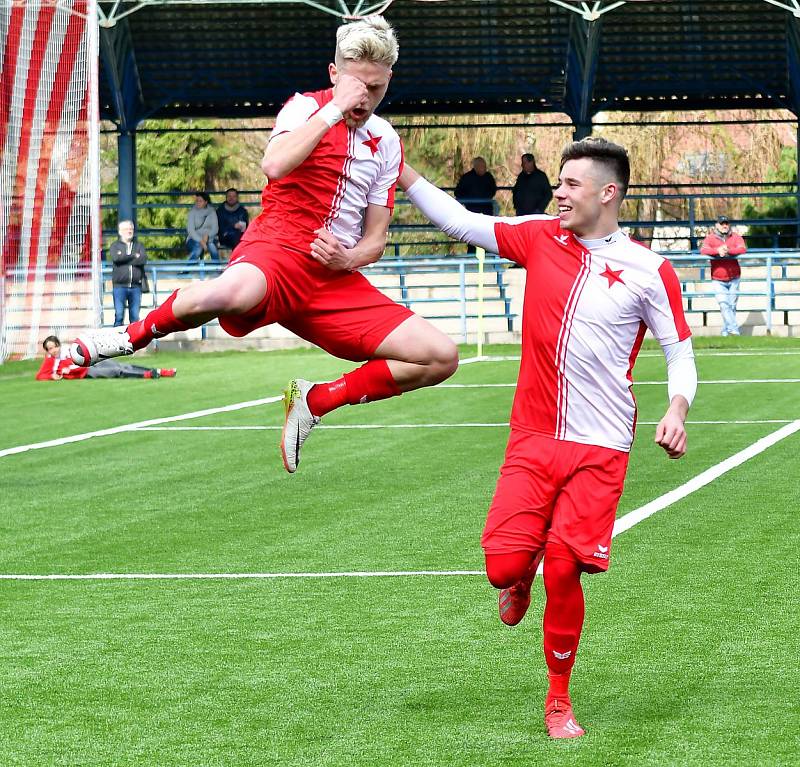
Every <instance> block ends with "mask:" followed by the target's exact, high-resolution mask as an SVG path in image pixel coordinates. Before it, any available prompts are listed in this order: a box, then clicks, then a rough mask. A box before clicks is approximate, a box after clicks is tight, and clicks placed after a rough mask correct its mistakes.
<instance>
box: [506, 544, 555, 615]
mask: <svg viewBox="0 0 800 767" xmlns="http://www.w3.org/2000/svg"><path fill="white" fill-rule="evenodd" d="M543 556H544V549H542V550H541V551H540V552H539V553H538V554H537V555H536V556H535V557H534V558H533V562H531V565H530V567H529V568H528V572H527V573H525V576H524V577H523V578H522V579H520V580H519V581H517V582H516V583H515V584H514V585H513V586H510V587H509V588H507V589H503V590H502V591H501V592H500V595H499V596H498V598H497V606H498V608H499V610H500V620H501V621H503V623H505V624H506V626H516V625H517V624H518V623H519V622H520V621H521V620H522V619H523V618H524V617H525V613H526V612H528V608H529V607H530V605H531V584H532V583H533V579H534V577H535V575H536V570H537V569H538V567H539V563H540V562H541V561H542V557H543Z"/></svg>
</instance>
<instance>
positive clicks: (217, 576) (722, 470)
mask: <svg viewBox="0 0 800 767" xmlns="http://www.w3.org/2000/svg"><path fill="white" fill-rule="evenodd" d="M798 431H800V420H797V421H792V422H791V423H789V424H787V425H786V426H783V427H782V428H780V429H778V430H777V431H775V432H773V433H772V434H770V435H768V436H766V437H763V438H762V439H759V440H758V441H757V442H754V443H753V444H752V445H749V446H748V447H746V448H745V449H744V450H740V451H739V452H738V453H735V454H734V455H732V456H730V458H726V459H725V460H724V461H721V462H720V463H718V464H716V465H715V466H712V467H711V468H710V469H706V470H705V471H703V472H701V473H700V474H698V475H697V476H696V477H693V478H692V479H690V480H689V481H688V482H685V483H684V484H683V485H681V486H680V487H676V488H675V489H674V490H670V491H669V492H668V493H665V494H664V495H662V496H660V497H659V498H656V499H655V500H653V501H650V503H646V504H645V505H644V506H640V507H639V508H638V509H634V510H633V511H631V512H629V513H627V514H625V516H623V517H620V518H619V519H618V520H617V521H616V522H615V523H614V531H613V533H612V537H616V536H617V535H619V534H620V533H624V532H625V531H626V530H630V528H632V527H633V526H634V525H637V524H638V523H639V522H641V521H643V520H645V519H647V518H648V517H651V516H652V515H653V514H655V513H656V512H659V511H661V510H663V509H666V508H667V507H669V506H671V505H672V504H673V503H677V502H678V501H680V500H683V499H684V498H686V497H687V496H689V495H691V494H692V493H694V492H696V491H697V490H700V489H701V488H703V487H705V486H706V485H709V484H711V483H712V482H713V481H714V480H716V479H718V478H719V477H721V476H723V475H724V474H727V473H728V472H729V471H732V470H733V469H735V468H736V467H738V466H741V465H742V464H743V463H745V462H746V461H749V460H750V459H751V458H754V457H755V456H757V455H759V454H760V453H763V452H764V451H765V450H767V449H768V448H770V447H772V446H773V445H775V444H777V443H778V442H780V441H781V440H783V439H786V438H787V437H790V436H791V435H792V434H795V433H796V432H798ZM539 569H540V570H541V565H540V566H539ZM426 575H427V576H440V575H448V576H457V575H483V571H482V570H397V571H376V572H363V571H356V572H332V573H87V574H83V575H80V574H75V575H71V574H61V573H55V574H46V575H32V574H0V580H5V581H95V580H104V581H107V580H242V579H275V578H381V577H403V576H407V577H409V576H426Z"/></svg>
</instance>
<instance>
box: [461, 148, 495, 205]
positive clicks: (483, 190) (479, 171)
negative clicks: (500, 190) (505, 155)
mask: <svg viewBox="0 0 800 767" xmlns="http://www.w3.org/2000/svg"><path fill="white" fill-rule="evenodd" d="M495 194H497V184H496V183H495V181H494V176H493V175H492V174H491V173H489V171H488V170H487V168H486V160H484V159H483V157H476V158H475V159H474V160H473V161H472V170H469V171H467V172H466V173H465V174H464V175H463V176H461V178H460V179H459V180H458V184H457V185H456V199H457V200H458V201H459V202H461V203H462V204H463V205H464V207H465V208H466V209H467V210H471V211H472V212H473V213H485V214H486V215H487V216H493V215H494V204H493V203H492V200H493V199H494V196H495ZM468 200H471V202H467V201H468ZM475 200H480V201H481V202H475Z"/></svg>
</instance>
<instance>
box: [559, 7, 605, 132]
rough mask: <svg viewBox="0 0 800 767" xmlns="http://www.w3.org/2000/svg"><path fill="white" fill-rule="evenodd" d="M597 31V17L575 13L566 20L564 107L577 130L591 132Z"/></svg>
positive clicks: (599, 24)
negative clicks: (567, 37)
mask: <svg viewBox="0 0 800 767" xmlns="http://www.w3.org/2000/svg"><path fill="white" fill-rule="evenodd" d="M601 32H602V24H601V22H600V21H599V20H595V21H587V20H586V19H585V18H584V17H577V16H576V17H573V18H572V19H571V21H570V28H569V45H568V46H567V66H566V84H565V85H566V90H565V93H564V108H565V111H566V113H567V114H568V115H569V116H570V117H571V118H572V120H573V122H574V123H575V126H576V128H577V129H578V132H584V133H586V132H591V124H592V115H593V108H592V106H593V104H592V102H593V97H594V85H595V79H596V76H597V63H598V60H599V53H600V36H601ZM587 135H588V133H587Z"/></svg>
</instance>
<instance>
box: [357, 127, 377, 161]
mask: <svg viewBox="0 0 800 767" xmlns="http://www.w3.org/2000/svg"><path fill="white" fill-rule="evenodd" d="M367 135H368V136H369V139H368V140H367V141H362V142H361V143H362V144H363V145H364V146H368V147H369V151H370V152H372V154H373V155H374V154H375V152H377V151H378V144H380V142H381V137H380V136H373V135H372V131H370V130H368V131H367Z"/></svg>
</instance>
